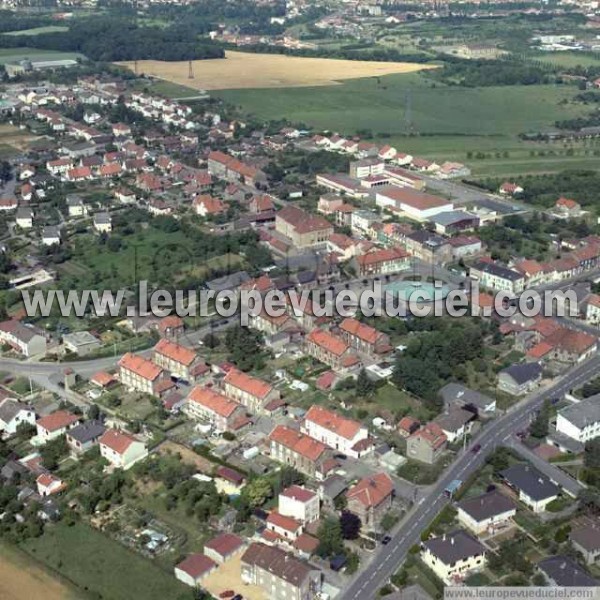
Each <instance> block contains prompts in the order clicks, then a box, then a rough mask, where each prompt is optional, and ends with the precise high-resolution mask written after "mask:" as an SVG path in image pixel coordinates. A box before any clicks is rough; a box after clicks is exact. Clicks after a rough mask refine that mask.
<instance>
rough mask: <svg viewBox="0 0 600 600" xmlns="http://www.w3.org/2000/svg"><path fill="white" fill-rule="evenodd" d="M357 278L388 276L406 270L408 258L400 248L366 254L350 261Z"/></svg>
mask: <svg viewBox="0 0 600 600" xmlns="http://www.w3.org/2000/svg"><path fill="white" fill-rule="evenodd" d="M352 265H353V266H354V268H355V270H356V274H357V276H358V277H372V276H375V275H390V274H392V273H398V272H399V271H403V270H405V269H407V268H408V267H409V265H410V256H409V254H408V253H407V252H405V251H404V250H402V249H401V248H383V249H376V250H371V251H370V252H367V253H366V254H363V255H361V256H356V257H354V258H353V259H352Z"/></svg>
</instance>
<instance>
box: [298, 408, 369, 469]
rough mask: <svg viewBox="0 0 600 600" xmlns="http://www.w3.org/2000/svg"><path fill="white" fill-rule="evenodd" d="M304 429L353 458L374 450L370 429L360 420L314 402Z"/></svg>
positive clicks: (313, 436) (307, 414) (307, 415)
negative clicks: (370, 438)
mask: <svg viewBox="0 0 600 600" xmlns="http://www.w3.org/2000/svg"><path fill="white" fill-rule="evenodd" d="M302 431H303V432H304V433H306V434H307V435H309V436H310V437H312V438H314V439H316V440H319V441H320V442H323V443H324V444H325V445H327V446H329V447H330V448H333V449H334V450H337V451H338V452H342V453H343V454H346V455H348V456H352V457H353V458H360V457H361V456H363V455H365V454H367V453H368V452H370V451H372V449H373V446H372V444H371V443H370V442H369V430H368V429H367V428H366V427H364V426H363V425H362V424H361V423H360V422H358V421H355V420H353V419H349V418H347V417H344V416H342V415H340V414H338V413H336V412H334V411H332V410H329V409H327V408H324V407H322V406H320V405H318V404H313V405H312V406H311V407H310V408H309V410H308V412H307V413H306V415H305V417H304V422H303V424H302Z"/></svg>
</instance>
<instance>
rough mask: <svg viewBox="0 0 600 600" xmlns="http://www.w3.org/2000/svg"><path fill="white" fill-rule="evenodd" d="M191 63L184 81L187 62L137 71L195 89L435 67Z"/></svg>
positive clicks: (249, 59)
mask: <svg viewBox="0 0 600 600" xmlns="http://www.w3.org/2000/svg"><path fill="white" fill-rule="evenodd" d="M118 64H120V65H122V66H125V67H127V68H129V69H132V70H133V69H134V67H135V63H133V62H122V63H118ZM192 64H193V67H194V79H189V78H188V62H187V61H182V62H162V61H157V60H140V61H138V63H137V68H138V73H145V74H146V75H152V76H154V77H158V78H160V79H165V80H167V81H171V82H173V83H177V84H179V85H183V86H185V87H191V88H195V89H199V90H229V89H243V88H261V89H263V88H296V87H305V86H328V85H333V84H335V83H337V82H338V81H341V80H345V79H357V78H360V77H380V76H383V75H390V74H392V73H412V72H415V71H420V70H422V69H431V68H435V67H433V66H428V65H420V64H412V63H401V62H376V61H358V60H337V59H330V58H303V57H298V56H284V55H282V54H250V53H245V52H229V51H228V52H227V53H226V58H224V59H214V60H195V61H192Z"/></svg>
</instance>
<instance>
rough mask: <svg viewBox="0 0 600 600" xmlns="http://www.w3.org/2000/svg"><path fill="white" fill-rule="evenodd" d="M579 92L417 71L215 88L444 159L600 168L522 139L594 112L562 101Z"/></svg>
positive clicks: (255, 110)
mask: <svg viewBox="0 0 600 600" xmlns="http://www.w3.org/2000/svg"><path fill="white" fill-rule="evenodd" d="M574 93H575V91H574V88H572V87H566V86H564V87H558V86H506V87H502V88H499V87H486V88H463V87H447V86H444V85H440V84H438V83H433V82H431V81H428V80H427V79H426V78H424V77H422V76H421V75H420V74H416V73H414V74H406V75H389V76H386V77H369V78H363V79H357V80H353V81H346V82H344V83H343V84H342V85H336V86H329V87H320V88H314V87H313V88H303V89H282V90H278V92H277V94H272V93H271V92H269V91H268V90H260V89H247V90H221V91H217V92H214V93H213V94H214V95H217V96H219V97H220V98H223V99H224V100H226V101H228V102H230V103H231V104H233V105H235V106H239V107H241V109H242V110H243V111H244V112H246V113H248V114H252V115H255V116H257V117H258V118H262V119H267V120H268V119H278V118H287V119H289V120H290V121H292V122H294V123H304V124H307V125H311V126H313V127H315V128H317V129H328V130H331V131H339V132H340V133H341V134H343V135H352V134H356V133H360V132H361V131H363V132H364V131H365V130H367V131H369V132H371V133H372V135H373V137H374V138H375V139H376V140H379V141H381V142H382V143H390V144H393V145H395V146H396V147H397V148H398V149H399V150H401V151H403V152H410V153H415V154H419V155H423V156H427V157H431V158H437V159H439V160H452V159H455V160H461V161H465V160H467V153H468V152H471V153H473V154H475V153H478V152H488V153H494V154H495V153H496V152H499V153H501V154H502V153H504V152H508V153H509V157H505V158H504V159H503V160H502V161H501V163H498V166H499V168H501V169H502V172H503V173H506V174H510V173H518V172H540V171H541V172H546V171H548V170H549V171H552V170H556V168H565V167H567V166H568V165H570V164H571V163H573V166H574V167H575V168H579V167H580V166H582V165H584V166H590V167H592V168H598V167H597V163H598V160H597V158H598V157H594V156H592V155H591V153H590V156H589V157H586V156H579V155H577V154H575V155H574V156H571V157H560V159H559V158H558V157H557V158H556V159H552V160H547V161H545V164H542V161H539V160H538V159H537V157H536V158H535V159H533V160H532V158H531V157H530V152H531V151H532V150H548V149H549V146H553V145H552V144H534V143H529V142H523V141H522V140H520V139H519V138H518V134H519V133H524V132H531V131H544V130H550V129H552V128H553V125H554V122H555V121H557V120H562V119H567V118H570V117H575V116H579V115H581V114H585V112H586V110H587V111H589V108H586V107H583V106H579V105H575V104H572V103H568V104H562V105H561V101H563V100H565V99H570V98H572V96H573V95H574ZM407 102H408V103H409V104H410V108H409V110H407ZM558 163H560V164H558ZM594 163H596V164H594ZM469 164H471V165H472V166H473V167H474V170H475V172H478V171H479V172H481V173H482V174H485V173H486V172H488V171H490V170H491V169H492V170H493V169H495V166H496V165H495V164H494V162H493V161H491V160H488V161H485V160H482V161H480V162H479V163H477V162H476V163H473V162H472V161H470V162H469Z"/></svg>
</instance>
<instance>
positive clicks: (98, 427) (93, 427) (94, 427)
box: [68, 420, 106, 444]
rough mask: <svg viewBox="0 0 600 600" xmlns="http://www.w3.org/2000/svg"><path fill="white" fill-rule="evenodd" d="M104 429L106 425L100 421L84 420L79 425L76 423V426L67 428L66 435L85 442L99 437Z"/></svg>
mask: <svg viewBox="0 0 600 600" xmlns="http://www.w3.org/2000/svg"><path fill="white" fill-rule="evenodd" d="M105 430H106V427H104V425H103V424H102V423H101V422H100V421H95V420H94V421H86V422H85V423H82V424H81V425H77V427H73V429H69V433H68V435H69V437H70V438H73V439H74V440H75V441H77V442H80V443H81V444H87V443H88V442H93V441H94V440H95V439H97V438H99V437H100V436H101V435H102V434H103V433H104V431H105Z"/></svg>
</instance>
